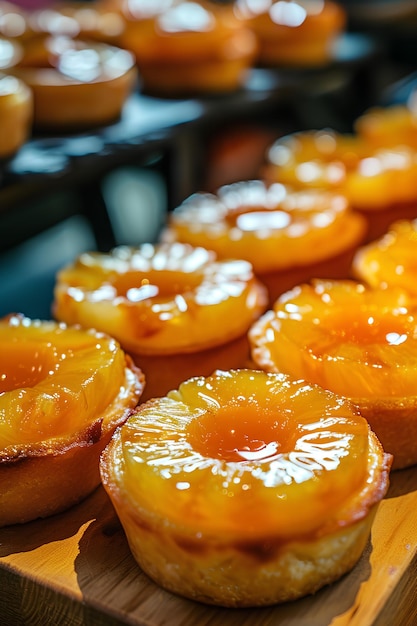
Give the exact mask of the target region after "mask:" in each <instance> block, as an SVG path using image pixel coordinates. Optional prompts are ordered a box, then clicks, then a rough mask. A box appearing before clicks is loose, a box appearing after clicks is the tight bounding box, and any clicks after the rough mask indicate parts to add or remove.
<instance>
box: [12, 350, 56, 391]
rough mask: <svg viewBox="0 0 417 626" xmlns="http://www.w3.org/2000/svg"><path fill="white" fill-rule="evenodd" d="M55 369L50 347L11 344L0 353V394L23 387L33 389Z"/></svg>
mask: <svg viewBox="0 0 417 626" xmlns="http://www.w3.org/2000/svg"><path fill="white" fill-rule="evenodd" d="M55 369H56V357H55V353H54V350H53V349H52V347H50V346H43V345H39V344H38V343H33V344H31V343H30V342H25V343H24V344H19V343H12V344H10V346H5V347H4V349H2V351H1V352H0V394H2V393H5V392H7V391H13V390H14V389H21V388H23V387H35V386H36V385H37V384H38V383H40V382H41V381H42V380H44V379H45V378H47V376H49V375H50V373H51V372H52V371H55Z"/></svg>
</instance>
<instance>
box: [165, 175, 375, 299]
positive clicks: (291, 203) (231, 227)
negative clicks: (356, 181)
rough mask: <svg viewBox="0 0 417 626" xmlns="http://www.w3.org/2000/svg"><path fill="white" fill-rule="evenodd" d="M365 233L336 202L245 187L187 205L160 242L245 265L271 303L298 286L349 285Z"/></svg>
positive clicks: (329, 196)
mask: <svg viewBox="0 0 417 626" xmlns="http://www.w3.org/2000/svg"><path fill="white" fill-rule="evenodd" d="M366 226H367V224H366V220H365V218H364V217H363V216H362V215H360V214H358V213H354V212H353V211H350V210H349V207H348V203H347V200H346V198H345V197H344V196H342V195H341V194H337V193H333V192H332V191H326V190H319V189H305V190H293V189H291V188H290V187H288V186H285V185H282V184H281V183H271V184H267V183H265V182H263V181H261V180H250V181H249V180H248V181H242V182H238V183H233V184H230V185H225V186H222V187H220V188H219V189H218V191H217V193H216V194H209V193H196V194H194V195H192V196H191V197H189V198H188V199H187V200H185V202H183V203H182V204H181V205H180V206H179V207H178V208H176V209H175V210H174V211H173V212H172V213H170V215H169V222H168V225H167V227H166V229H165V231H164V232H163V233H162V238H163V239H165V240H167V241H168V240H169V241H175V240H176V241H183V242H186V243H189V244H191V245H200V246H203V247H204V248H208V249H211V250H214V251H215V252H216V254H217V255H218V257H219V258H227V257H230V256H233V257H234V258H242V259H246V260H247V261H249V262H250V263H251V264H252V266H253V269H254V272H255V274H256V275H257V276H258V278H259V279H260V280H261V282H263V284H264V285H266V287H267V288H268V293H269V300H270V302H271V303H272V302H273V301H274V300H275V299H276V298H277V297H278V295H280V294H281V293H283V292H284V291H287V289H289V288H290V287H294V286H295V285H296V284H298V283H299V282H300V281H307V280H310V278H313V277H324V278H337V277H343V278H346V277H350V276H351V263H352V258H353V254H354V252H355V250H356V249H357V246H358V245H359V244H361V243H362V242H363V241H364V240H365V235H366Z"/></svg>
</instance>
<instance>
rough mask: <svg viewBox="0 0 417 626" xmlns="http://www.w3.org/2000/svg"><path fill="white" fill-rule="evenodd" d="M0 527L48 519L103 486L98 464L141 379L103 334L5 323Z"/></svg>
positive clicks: (17, 319)
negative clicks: (100, 485)
mask: <svg viewBox="0 0 417 626" xmlns="http://www.w3.org/2000/svg"><path fill="white" fill-rule="evenodd" d="M0 345H1V350H0V526H5V525H9V524H17V523H23V522H28V521H30V520H33V519H36V518H39V517H47V516H49V515H52V514H55V513H58V512H60V511H63V510H65V509H68V508H69V507H70V506H72V505H74V504H76V503H77V502H79V501H80V500H82V499H83V498H85V497H86V496H87V495H89V494H90V493H91V492H92V491H93V490H94V489H95V488H96V487H97V486H98V485H99V484H100V474H99V457H100V454H101V452H102V450H103V448H104V447H105V446H106V445H107V444H108V442H109V440H110V437H111V436H112V434H113V432H114V430H115V428H116V427H117V426H120V425H121V424H122V423H123V422H124V421H125V420H126V419H127V417H128V416H129V415H130V413H131V411H132V410H133V409H134V408H135V407H136V405H137V404H138V402H139V399H140V396H141V393H142V390H143V385H144V377H143V374H142V372H141V371H140V370H139V368H137V367H136V366H134V365H133V363H132V361H131V359H130V357H128V356H126V355H125V353H124V352H123V351H122V350H121V349H120V346H119V345H118V344H117V343H116V341H115V340H114V339H112V338H110V337H108V336H106V335H104V334H102V333H97V332H93V331H86V330H82V329H80V328H69V327H66V326H65V325H64V324H56V323H54V322H49V321H40V320H30V319H28V318H26V317H24V316H22V315H15V314H11V315H9V316H7V317H5V318H2V319H1V320H0Z"/></svg>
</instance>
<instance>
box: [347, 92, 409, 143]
mask: <svg viewBox="0 0 417 626" xmlns="http://www.w3.org/2000/svg"><path fill="white" fill-rule="evenodd" d="M414 99H415V94H414ZM355 130H356V132H357V134H358V135H359V136H360V137H362V138H363V139H365V140H366V141H367V142H368V143H369V144H370V145H372V146H375V147H388V146H391V147H393V146H411V147H412V148H417V114H416V110H415V105H414V106H413V102H412V101H411V100H410V102H409V103H407V104H395V105H391V106H387V107H372V108H371V109H369V110H367V111H365V113H363V114H362V115H361V116H360V117H358V119H357V120H356V122H355Z"/></svg>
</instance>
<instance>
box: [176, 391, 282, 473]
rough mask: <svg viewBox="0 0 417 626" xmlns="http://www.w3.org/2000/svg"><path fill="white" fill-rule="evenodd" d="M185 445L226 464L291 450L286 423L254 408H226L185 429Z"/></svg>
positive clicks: (266, 410)
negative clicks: (186, 430)
mask: <svg viewBox="0 0 417 626" xmlns="http://www.w3.org/2000/svg"><path fill="white" fill-rule="evenodd" d="M187 435H188V441H189V443H190V444H191V446H192V447H193V449H194V450H196V451H197V452H199V453H200V454H202V455H203V456H205V457H209V458H215V459H221V460H223V461H227V462H239V461H262V460H266V459H269V458H270V457H273V456H275V455H276V454H279V453H283V452H287V451H289V450H290V449H291V447H292V446H291V441H290V439H292V437H291V433H290V432H289V428H288V423H287V419H286V418H284V417H283V416H282V415H280V413H279V411H278V409H273V408H269V407H267V408H265V407H263V406H259V405H258V404H251V403H248V404H244V405H239V404H235V403H230V404H226V405H225V406H222V407H220V408H217V409H215V410H213V411H208V412H207V413H205V414H204V415H202V416H201V417H199V418H198V419H195V420H193V421H192V422H191V423H190V424H189V426H188V432H187Z"/></svg>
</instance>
